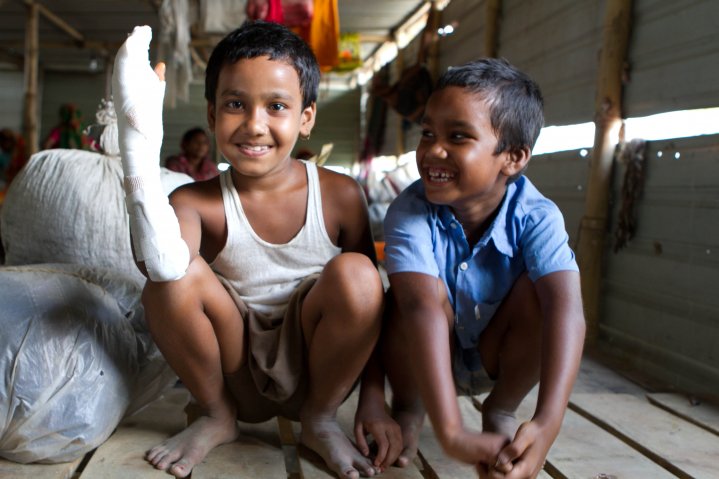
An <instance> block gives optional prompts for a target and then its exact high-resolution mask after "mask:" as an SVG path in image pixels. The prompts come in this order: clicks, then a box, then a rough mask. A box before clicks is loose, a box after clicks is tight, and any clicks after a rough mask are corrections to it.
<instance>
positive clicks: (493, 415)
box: [482, 403, 519, 441]
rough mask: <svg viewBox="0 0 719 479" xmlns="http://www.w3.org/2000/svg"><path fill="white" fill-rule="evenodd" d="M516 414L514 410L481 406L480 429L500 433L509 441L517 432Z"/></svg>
mask: <svg viewBox="0 0 719 479" xmlns="http://www.w3.org/2000/svg"><path fill="white" fill-rule="evenodd" d="M517 428H519V424H518V423H517V416H516V414H515V413H514V411H504V410H502V409H497V408H493V407H490V406H488V405H486V403H485V405H484V406H483V407H482V430H483V431H484V432H494V433H497V434H500V435H502V436H504V437H506V438H507V439H509V440H510V441H511V440H512V439H514V435H515V434H517Z"/></svg>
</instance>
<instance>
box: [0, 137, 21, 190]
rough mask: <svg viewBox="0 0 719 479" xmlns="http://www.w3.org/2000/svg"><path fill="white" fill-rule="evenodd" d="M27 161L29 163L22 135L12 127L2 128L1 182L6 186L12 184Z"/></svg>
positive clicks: (0, 148) (0, 145)
mask: <svg viewBox="0 0 719 479" xmlns="http://www.w3.org/2000/svg"><path fill="white" fill-rule="evenodd" d="M25 163H27V155H26V154H25V141H24V140H23V137H22V135H20V134H18V133H15V132H14V131H12V130H11V129H10V128H3V129H2V130H0V183H2V184H4V185H5V187H7V186H10V183H11V182H12V180H13V178H15V175H17V174H18V172H19V171H20V170H21V169H22V167H23V166H25ZM0 189H2V188H0Z"/></svg>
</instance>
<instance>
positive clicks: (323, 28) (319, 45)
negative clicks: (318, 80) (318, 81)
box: [306, 0, 340, 72]
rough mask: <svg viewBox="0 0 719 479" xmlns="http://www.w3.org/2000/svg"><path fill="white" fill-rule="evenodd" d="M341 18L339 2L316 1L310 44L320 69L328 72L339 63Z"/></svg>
mask: <svg viewBox="0 0 719 479" xmlns="http://www.w3.org/2000/svg"><path fill="white" fill-rule="evenodd" d="M339 38H340V17H339V11H338V9H337V0H315V4H314V12H313V15H312V23H311V25H310V32H309V39H306V40H307V43H309V45H310V47H311V48H312V51H313V52H314V53H315V56H316V57H317V62H318V63H319V64H320V69H321V70H322V71H323V72H327V71H330V70H332V69H333V68H334V67H336V66H337V65H338V63H339Z"/></svg>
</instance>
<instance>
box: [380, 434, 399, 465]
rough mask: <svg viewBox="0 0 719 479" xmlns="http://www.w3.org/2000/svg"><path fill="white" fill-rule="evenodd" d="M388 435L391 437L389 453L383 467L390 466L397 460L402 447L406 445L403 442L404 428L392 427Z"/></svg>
mask: <svg viewBox="0 0 719 479" xmlns="http://www.w3.org/2000/svg"><path fill="white" fill-rule="evenodd" d="M387 437H388V439H389V441H388V442H389V445H388V449H387V455H386V456H385V459H384V461H383V462H382V465H381V467H382V468H383V469H386V468H388V467H389V466H391V465H392V464H394V463H395V462H396V461H397V458H398V457H399V455H400V453H401V452H402V448H403V447H404V444H403V442H402V430H401V429H400V428H399V426H397V427H394V428H390V429H389V430H388V431H387Z"/></svg>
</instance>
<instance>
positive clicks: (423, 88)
mask: <svg viewBox="0 0 719 479" xmlns="http://www.w3.org/2000/svg"><path fill="white" fill-rule="evenodd" d="M435 15H438V12H437V11H436V10H435V9H434V8H432V9H430V12H429V17H428V18H427V26H426V27H425V28H424V30H423V31H422V36H421V37H420V44H419V52H418V53H417V62H416V63H415V64H414V65H412V66H410V67H408V68H405V69H404V70H403V71H402V73H401V74H400V77H399V80H398V81H397V82H396V83H395V84H394V85H392V86H389V87H388V86H385V87H384V88H382V87H380V88H378V89H377V90H376V91H375V92H374V93H375V94H376V95H378V96H380V97H382V98H383V99H384V100H385V101H386V102H387V103H388V104H389V106H390V107H391V108H392V109H394V110H395V111H397V113H399V114H400V115H402V117H403V118H405V119H407V120H409V121H412V122H415V123H418V122H419V121H420V119H421V118H422V114H423V113H424V105H425V103H427V100H428V99H429V96H430V95H431V94H432V89H433V81H432V74H431V73H430V71H429V68H427V56H428V50H429V47H430V45H431V43H432V41H433V39H434V38H435V36H436V32H435V31H434V28H435V23H436V22H435Z"/></svg>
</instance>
